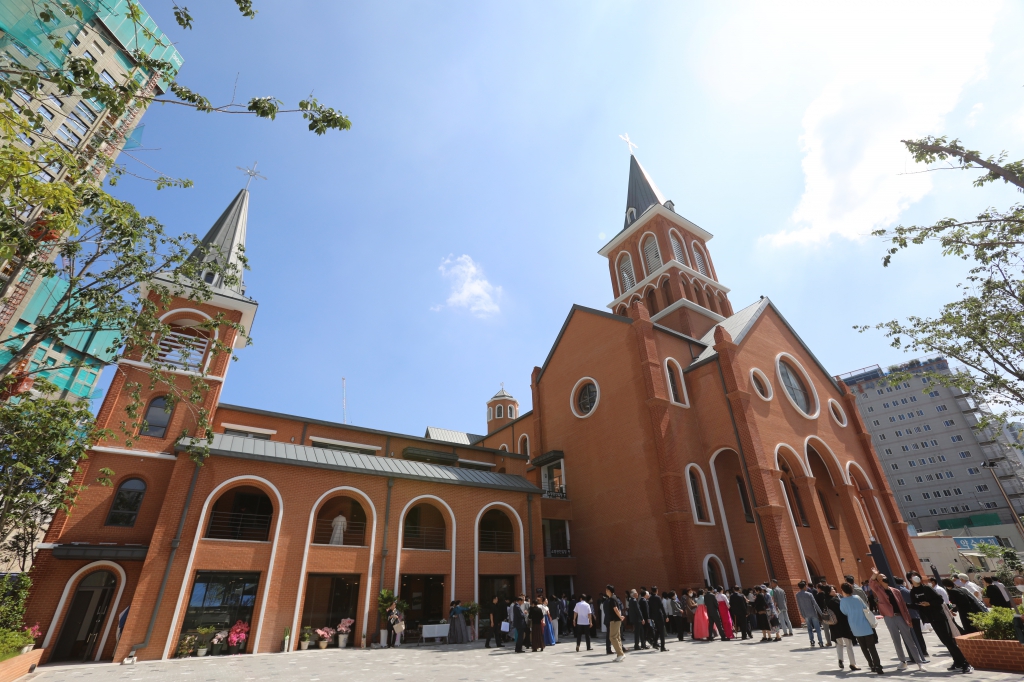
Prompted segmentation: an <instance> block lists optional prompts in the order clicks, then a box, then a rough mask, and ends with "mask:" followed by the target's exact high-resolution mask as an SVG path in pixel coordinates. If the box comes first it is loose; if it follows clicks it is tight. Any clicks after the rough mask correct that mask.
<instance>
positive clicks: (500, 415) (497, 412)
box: [494, 405, 505, 419]
mask: <svg viewBox="0 0 1024 682" xmlns="http://www.w3.org/2000/svg"><path fill="white" fill-rule="evenodd" d="M503 408H504V406H503V405H495V406H494V418H495V419H504V418H505V417H504V414H505V411H504V409H503Z"/></svg>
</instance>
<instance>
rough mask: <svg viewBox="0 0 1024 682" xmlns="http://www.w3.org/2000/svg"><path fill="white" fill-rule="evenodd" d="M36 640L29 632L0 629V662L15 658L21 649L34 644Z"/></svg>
mask: <svg viewBox="0 0 1024 682" xmlns="http://www.w3.org/2000/svg"><path fill="white" fill-rule="evenodd" d="M35 642H36V640H35V638H34V637H33V636H32V632H31V631H29V630H21V629H18V630H6V629H0V661H5V660H7V659H8V658H13V657H14V656H17V655H18V654H19V653H20V652H21V649H22V647H26V646H28V645H29V644H35Z"/></svg>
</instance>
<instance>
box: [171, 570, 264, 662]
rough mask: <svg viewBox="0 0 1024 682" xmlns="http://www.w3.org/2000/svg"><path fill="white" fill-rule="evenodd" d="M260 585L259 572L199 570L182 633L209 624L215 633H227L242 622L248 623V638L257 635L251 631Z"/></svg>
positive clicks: (191, 631) (193, 630) (192, 631)
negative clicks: (225, 631) (226, 631)
mask: <svg viewBox="0 0 1024 682" xmlns="http://www.w3.org/2000/svg"><path fill="white" fill-rule="evenodd" d="M259 583H260V574H259V573H220V572H214V571H200V572H199V573H197V574H196V581H195V583H194V584H193V585H192V595H191V596H190V597H189V600H188V608H187V609H186V611H185V621H184V622H183V623H182V625H181V633H182V634H186V633H195V631H196V628H198V627H204V626H206V627H208V626H211V625H212V626H213V627H215V628H217V630H218V631H221V630H229V629H230V628H231V626H232V625H234V624H235V623H237V622H238V621H242V622H243V623H248V624H249V627H250V630H249V639H251V638H252V637H253V635H255V634H256V633H254V632H253V631H252V629H251V628H252V626H253V622H252V614H253V608H254V607H255V605H256V594H257V588H258V587H259ZM246 644H248V639H247V640H246ZM240 648H244V646H243V647H240Z"/></svg>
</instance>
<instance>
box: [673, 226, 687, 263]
mask: <svg viewBox="0 0 1024 682" xmlns="http://www.w3.org/2000/svg"><path fill="white" fill-rule="evenodd" d="M668 240H669V241H670V242H672V257H673V258H675V259H676V261H678V262H680V263H682V264H683V265H688V263H687V262H686V252H685V251H683V243H682V242H681V241H679V240H678V239H676V236H675V235H674V234H670V235H669V236H668Z"/></svg>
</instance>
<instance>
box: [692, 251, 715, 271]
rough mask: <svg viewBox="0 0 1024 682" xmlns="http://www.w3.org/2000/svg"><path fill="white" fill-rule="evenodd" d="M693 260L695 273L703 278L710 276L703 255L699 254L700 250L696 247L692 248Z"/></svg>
mask: <svg viewBox="0 0 1024 682" xmlns="http://www.w3.org/2000/svg"><path fill="white" fill-rule="evenodd" d="M693 260H695V261H696V262H697V272H699V273H700V274H702V275H704V276H705V277H710V276H711V275H709V274H708V264H707V263H705V262H704V254H702V253H701V252H700V249H698V248H696V247H694V249H693Z"/></svg>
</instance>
